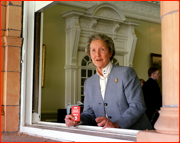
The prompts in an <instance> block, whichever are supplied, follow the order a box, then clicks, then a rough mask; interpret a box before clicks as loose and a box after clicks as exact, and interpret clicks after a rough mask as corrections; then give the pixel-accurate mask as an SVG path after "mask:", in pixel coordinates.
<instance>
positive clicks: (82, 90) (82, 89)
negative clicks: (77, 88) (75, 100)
mask: <svg viewBox="0 0 180 143" xmlns="http://www.w3.org/2000/svg"><path fill="white" fill-rule="evenodd" d="M83 94H84V87H81V95H83Z"/></svg>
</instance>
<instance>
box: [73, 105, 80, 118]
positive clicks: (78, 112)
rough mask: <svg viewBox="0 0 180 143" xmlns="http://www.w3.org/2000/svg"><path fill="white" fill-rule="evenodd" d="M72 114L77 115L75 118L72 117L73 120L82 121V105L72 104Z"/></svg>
mask: <svg viewBox="0 0 180 143" xmlns="http://www.w3.org/2000/svg"><path fill="white" fill-rule="evenodd" d="M71 115H73V116H74V117H75V119H72V120H73V121H80V115H81V107H80V106H72V107H71Z"/></svg>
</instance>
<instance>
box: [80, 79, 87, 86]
mask: <svg viewBox="0 0 180 143" xmlns="http://www.w3.org/2000/svg"><path fill="white" fill-rule="evenodd" d="M85 80H86V78H81V86H84V81H85Z"/></svg>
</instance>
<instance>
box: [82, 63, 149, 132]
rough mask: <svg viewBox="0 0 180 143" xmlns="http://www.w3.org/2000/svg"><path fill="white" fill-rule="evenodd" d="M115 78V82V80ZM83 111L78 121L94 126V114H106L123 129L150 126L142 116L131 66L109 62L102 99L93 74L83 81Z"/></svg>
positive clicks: (137, 83)
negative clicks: (109, 66)
mask: <svg viewBox="0 0 180 143" xmlns="http://www.w3.org/2000/svg"><path fill="white" fill-rule="evenodd" d="M115 78H117V80H118V81H117V82H115ZM84 96H85V98H84V110H83V112H82V113H81V121H82V122H83V124H86V125H97V123H96V122H95V119H96V118H97V117H101V116H104V117H105V116H106V115H105V114H107V116H108V118H109V119H110V120H111V121H112V122H115V123H117V124H118V125H119V127H120V128H124V129H137V130H145V129H152V126H151V124H150V122H149V120H148V118H147V116H146V115H145V110H146V107H145V103H144V97H143V92H142V88H141V84H140V80H139V79H138V77H137V75H136V72H135V71H134V70H133V68H131V67H124V66H116V65H113V67H112V69H111V72H110V75H109V77H108V81H107V85H106V91H105V95H104V101H103V99H102V95H101V91H100V84H99V77H98V75H97V74H95V75H93V76H92V77H90V78H89V79H87V80H86V81H85V83H84Z"/></svg>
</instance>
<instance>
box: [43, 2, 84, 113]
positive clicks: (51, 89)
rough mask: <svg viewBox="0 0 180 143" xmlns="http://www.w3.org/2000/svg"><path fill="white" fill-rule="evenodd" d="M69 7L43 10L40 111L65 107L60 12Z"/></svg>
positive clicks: (63, 43) (63, 25)
mask: <svg viewBox="0 0 180 143" xmlns="http://www.w3.org/2000/svg"><path fill="white" fill-rule="evenodd" d="M70 9H77V10H83V9H80V8H75V7H71V6H65V5H60V4H56V5H54V6H52V7H50V8H48V9H46V10H45V11H44V21H43V44H45V45H46V53H45V54H46V55H45V77H44V78H45V81H44V87H43V88H42V95H41V113H57V110H58V109H63V108H64V107H65V69H64V66H65V28H66V22H65V19H64V18H63V17H62V16H61V13H63V12H65V11H68V10H70Z"/></svg>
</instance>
